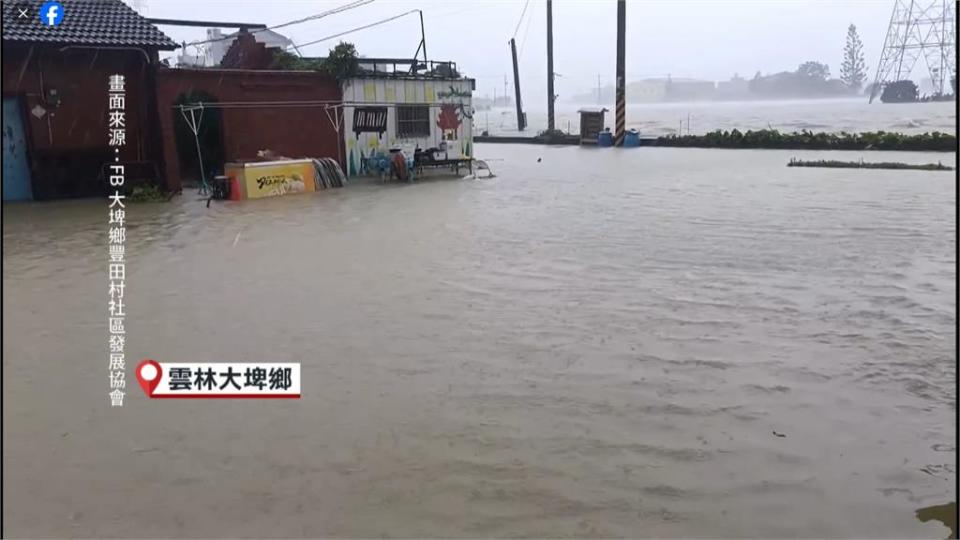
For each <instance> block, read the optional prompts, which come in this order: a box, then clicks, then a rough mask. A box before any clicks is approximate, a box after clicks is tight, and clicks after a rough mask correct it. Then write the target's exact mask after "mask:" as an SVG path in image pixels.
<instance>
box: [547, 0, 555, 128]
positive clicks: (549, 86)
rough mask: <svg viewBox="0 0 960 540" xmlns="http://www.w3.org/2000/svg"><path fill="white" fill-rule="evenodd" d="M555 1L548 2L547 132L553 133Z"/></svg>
mask: <svg viewBox="0 0 960 540" xmlns="http://www.w3.org/2000/svg"><path fill="white" fill-rule="evenodd" d="M553 96H554V94H553V0H547V130H548V131H553V129H554V125H553Z"/></svg>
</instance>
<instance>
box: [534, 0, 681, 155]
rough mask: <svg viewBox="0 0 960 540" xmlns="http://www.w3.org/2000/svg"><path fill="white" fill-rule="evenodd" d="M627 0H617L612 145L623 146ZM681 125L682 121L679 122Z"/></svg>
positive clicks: (625, 106) (624, 129)
mask: <svg viewBox="0 0 960 540" xmlns="http://www.w3.org/2000/svg"><path fill="white" fill-rule="evenodd" d="M547 1H548V2H549V0H547ZM626 45H627V1H626V0H617V115H616V131H615V132H614V138H613V145H614V146H623V136H624V134H625V132H626V125H627V88H626V86H627V83H626V81H625V79H626V75H627V74H626V71H627V70H626V63H627V58H626V56H627V50H626V49H627V47H626ZM681 125H682V122H681Z"/></svg>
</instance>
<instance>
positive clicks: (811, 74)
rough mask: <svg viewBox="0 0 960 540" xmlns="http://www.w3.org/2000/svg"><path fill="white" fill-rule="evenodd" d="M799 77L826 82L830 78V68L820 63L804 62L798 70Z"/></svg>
mask: <svg viewBox="0 0 960 540" xmlns="http://www.w3.org/2000/svg"><path fill="white" fill-rule="evenodd" d="M797 75H800V76H801V77H806V78H810V79H819V80H821V81H825V80H827V79H829V78H830V67H829V66H827V65H826V64H821V63H820V62H813V61H810V62H804V63H802V64H800V67H798V68H797Z"/></svg>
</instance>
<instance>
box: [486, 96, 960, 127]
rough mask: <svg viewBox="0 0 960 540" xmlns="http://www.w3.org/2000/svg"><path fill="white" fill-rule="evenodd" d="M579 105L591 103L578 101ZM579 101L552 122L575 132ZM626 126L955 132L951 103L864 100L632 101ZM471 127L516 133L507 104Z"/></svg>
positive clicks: (541, 122) (536, 117)
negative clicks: (634, 102) (635, 102)
mask: <svg viewBox="0 0 960 540" xmlns="http://www.w3.org/2000/svg"><path fill="white" fill-rule="evenodd" d="M582 107H587V108H590V107H596V105H591V104H584V105H582ZM606 107H607V108H608V109H609V111H608V112H607V114H606V125H607V126H608V127H611V128H612V126H613V120H614V112H613V111H614V107H613V105H612V104H608V105H606ZM580 108H581V105H577V104H573V103H566V102H558V103H557V109H556V120H555V126H556V127H557V129H563V130H568V131H571V132H574V133H577V132H579V130H580V116H579V114H578V113H577V110H578V109H580ZM525 109H526V113H527V123H528V124H529V127H528V129H527V131H526V133H530V134H535V133H536V132H538V131H540V130H544V129H546V128H547V116H546V112H544V109H545V106H536V105H534V106H525ZM627 128H634V129H637V130H638V131H640V133H642V134H646V135H650V136H661V135H673V134H676V133H681V134H687V133H693V134H702V133H707V132H708V131H713V130H717V129H726V130H731V129H734V128H736V129H739V130H740V131H746V130H748V129H753V130H757V129H768V128H770V129H778V130H780V131H785V132H790V131H801V130H804V129H806V130H810V131H815V132H820V131H828V132H840V131H846V132H849V133H853V132H861V131H877V130H884V131H893V132H897V133H908V134H918V133H925V132H933V131H941V132H943V133H956V132H957V116H956V110H955V108H954V102H952V101H941V102H930V103H880V102H879V101H874V102H873V103H868V102H867V98H843V99H805V100H774V101H728V102H723V101H721V102H714V101H701V102H692V103H681V102H678V103H637V104H630V105H627ZM473 129H474V131H475V132H477V133H480V132H482V131H484V130H487V131H489V132H490V133H491V134H510V135H516V134H517V114H516V110H515V109H512V108H497V109H492V110H489V111H477V112H476V114H475V115H474V117H473Z"/></svg>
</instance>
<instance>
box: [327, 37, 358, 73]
mask: <svg viewBox="0 0 960 540" xmlns="http://www.w3.org/2000/svg"><path fill="white" fill-rule="evenodd" d="M357 57H358V55H357V48H356V47H354V46H353V43H347V42H344V41H341V42H340V43H339V44H337V46H336V47H334V48H332V49H330V54H329V55H327V59H326V60H324V61H323V69H324V70H325V71H326V72H327V73H329V74H330V75H332V76H333V77H334V78H336V79H337V80H338V81H342V80H344V79H348V78H350V77H352V76H354V75H356V73H357V71H358V70H359V60H358V59H357Z"/></svg>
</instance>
